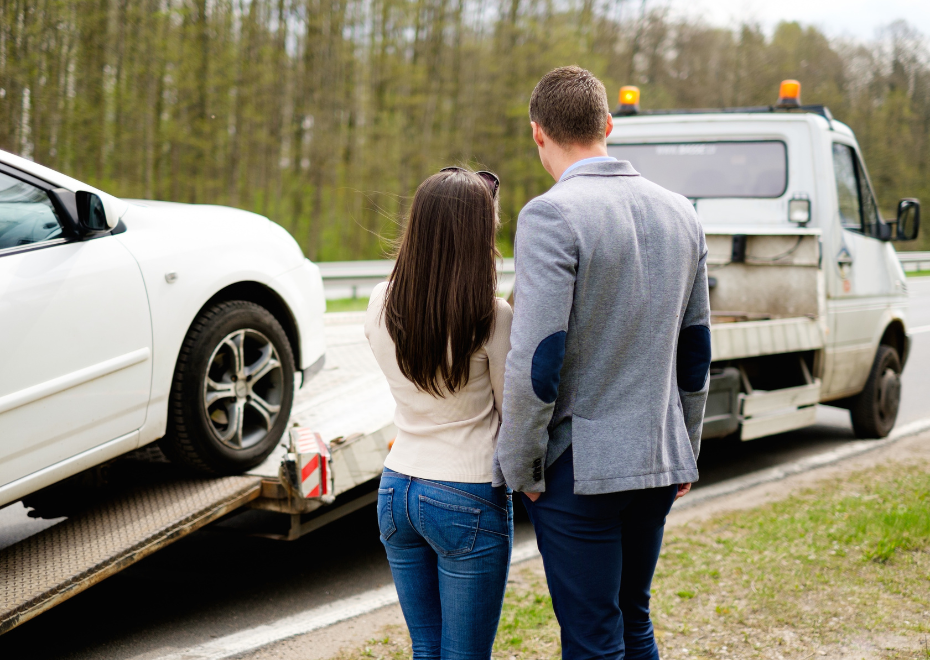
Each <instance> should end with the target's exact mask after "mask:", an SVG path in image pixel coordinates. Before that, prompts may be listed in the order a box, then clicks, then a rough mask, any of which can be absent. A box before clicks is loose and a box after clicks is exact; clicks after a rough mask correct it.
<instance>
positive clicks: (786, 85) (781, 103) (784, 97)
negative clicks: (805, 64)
mask: <svg viewBox="0 0 930 660" xmlns="http://www.w3.org/2000/svg"><path fill="white" fill-rule="evenodd" d="M775 105H776V107H779V108H800V107H801V83H799V82H798V81H797V80H782V81H781V86H780V87H779V88H778V103H776V104H775Z"/></svg>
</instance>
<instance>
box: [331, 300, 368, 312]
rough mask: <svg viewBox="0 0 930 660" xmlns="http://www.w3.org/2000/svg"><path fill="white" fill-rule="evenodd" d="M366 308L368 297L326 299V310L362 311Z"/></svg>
mask: <svg viewBox="0 0 930 660" xmlns="http://www.w3.org/2000/svg"><path fill="white" fill-rule="evenodd" d="M366 309H368V298H339V299H338V300H327V301H326V311H327V312H364V311H365V310H366Z"/></svg>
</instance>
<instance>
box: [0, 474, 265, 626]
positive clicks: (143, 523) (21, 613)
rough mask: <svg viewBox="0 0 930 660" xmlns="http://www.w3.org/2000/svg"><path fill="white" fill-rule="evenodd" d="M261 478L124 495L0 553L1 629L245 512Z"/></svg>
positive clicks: (169, 485) (182, 483) (143, 488)
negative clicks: (212, 524)
mask: <svg viewBox="0 0 930 660" xmlns="http://www.w3.org/2000/svg"><path fill="white" fill-rule="evenodd" d="M261 486H262V480H261V478H260V477H254V476H239V477H224V478H220V479H197V478H187V479H174V480H171V481H168V482H162V483H155V484H152V483H148V484H144V485H140V486H137V487H135V488H132V489H130V490H129V491H128V492H121V493H120V494H119V496H118V497H114V498H110V499H108V500H106V501H103V502H101V503H99V504H97V505H96V506H94V507H92V508H90V509H87V510H85V511H83V512H81V513H79V514H77V515H75V516H73V517H71V518H68V519H67V520H65V521H63V522H61V523H59V524H57V525H55V526H54V527H50V528H48V529H46V530H44V531H42V532H40V533H38V534H36V535H34V536H30V537H29V538H26V539H24V540H22V541H20V542H19V543H17V544H15V545H13V546H10V547H9V548H5V549H4V550H2V551H0V634H3V633H5V632H7V631H9V630H11V629H12V628H15V627H16V626H18V625H19V624H21V623H23V622H24V621H28V620H29V619H31V618H32V617H34V616H36V615H38V614H41V613H42V612H44V611H46V610H48V609H50V608H52V607H54V606H55V605H57V604H59V603H61V602H63V601H65V600H67V599H68V598H70V597H71V596H74V595H76V594H78V593H80V592H82V591H84V590H85V589H87V588H88V587H91V586H93V585H94V584H96V583H98V582H100V581H102V580H103V579H105V578H107V577H109V576H111V575H113V574H114V573H117V572H119V571H121V570H122V569H124V568H126V567H127V566H129V565H131V564H134V563H135V562H137V561H139V560H140V559H142V558H143V557H146V556H148V555H150V554H152V553H153V552H155V551H156V550H159V549H161V548H163V547H165V546H166V545H168V544H170V543H172V542H174V541H177V540H178V539H179V538H181V537H183V536H185V535H187V534H190V533H191V532H193V531H194V530H196V529H199V528H200V527H203V526H204V525H206V524H208V523H210V522H212V521H214V520H216V519H218V518H220V517H221V516H223V515H225V514H226V513H229V512H230V511H233V510H235V509H238V508H239V507H241V506H243V505H244V504H246V503H247V502H249V501H251V500H253V499H255V498H257V497H258V496H259V495H260V493H261Z"/></svg>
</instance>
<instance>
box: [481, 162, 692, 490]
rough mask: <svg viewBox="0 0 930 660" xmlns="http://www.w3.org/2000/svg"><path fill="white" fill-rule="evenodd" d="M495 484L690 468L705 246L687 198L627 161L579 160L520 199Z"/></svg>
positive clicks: (583, 482)
mask: <svg viewBox="0 0 930 660" xmlns="http://www.w3.org/2000/svg"><path fill="white" fill-rule="evenodd" d="M514 251H515V255H514V256H515V260H516V271H517V274H516V285H515V286H516V288H515V301H514V302H515V304H514V320H513V330H512V333H511V346H512V348H511V350H510V353H509V354H508V356H507V367H506V374H505V381H504V411H503V422H502V426H501V430H500V436H499V438H498V443H497V452H496V454H495V478H494V483H495V485H500V484H502V483H504V481H505V480H506V483H507V484H508V485H509V486H510V487H511V488H513V489H514V490H518V491H523V492H542V491H544V490H545V479H544V468H545V467H548V466H549V465H551V464H552V463H553V461H555V459H556V458H557V457H558V456H559V455H560V454H561V453H562V452H563V451H565V449H566V448H567V447H568V446H569V445H571V447H572V452H573V461H574V469H575V492H576V493H578V494H597V493H610V492H615V491H623V490H634V489H640V488H653V487H659V486H667V485H670V484H675V483H687V482H692V481H696V480H697V478H698V470H697V455H698V451H699V449H700V438H701V425H702V422H703V416H704V403H705V401H706V399H707V387H708V380H709V379H708V371H709V366H710V304H709V298H708V292H707V268H706V263H705V261H706V256H707V247H706V244H705V241H704V232H703V230H702V229H701V225H700V223H699V222H698V218H697V214H696V213H695V211H694V207H693V206H692V205H691V203H690V202H689V201H688V200H687V199H685V198H684V197H682V196H681V195H677V194H675V193H672V192H669V191H668V190H665V189H664V188H662V187H660V186H658V185H656V184H654V183H652V182H650V181H648V180H646V179H644V178H643V177H641V176H640V175H639V173H638V172H636V170H634V169H633V167H632V166H631V165H630V163H629V162H627V161H615V162H599V163H592V164H587V165H582V166H579V167H578V168H576V169H574V170H572V171H571V172H570V173H569V174H568V176H566V177H565V178H564V179H563V180H562V181H560V182H559V183H557V184H556V185H555V186H553V187H552V188H551V189H550V190H549V191H548V192H547V193H545V194H544V195H541V196H539V197H537V198H535V199H534V200H532V201H531V202H530V203H529V204H527V205H526V206H525V207H524V208H523V210H522V211H521V212H520V218H519V223H518V224H517V235H516V240H515V245H514Z"/></svg>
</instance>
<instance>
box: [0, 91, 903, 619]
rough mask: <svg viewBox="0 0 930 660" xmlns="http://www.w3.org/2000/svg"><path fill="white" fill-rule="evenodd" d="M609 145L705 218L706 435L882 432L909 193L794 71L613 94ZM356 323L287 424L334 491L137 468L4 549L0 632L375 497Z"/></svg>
mask: <svg viewBox="0 0 930 660" xmlns="http://www.w3.org/2000/svg"><path fill="white" fill-rule="evenodd" d="M608 152H609V153H610V154H611V155H613V156H616V157H617V158H622V159H625V160H629V161H631V163H632V164H633V166H634V167H635V168H636V169H638V170H639V171H640V172H641V173H642V174H643V175H644V176H646V177H647V178H650V179H652V180H654V181H656V182H657V183H659V184H660V185H663V186H665V187H667V188H669V189H671V190H673V191H676V192H679V193H681V194H683V195H685V196H686V197H689V198H690V199H691V200H692V202H693V203H694V206H695V208H696V209H697V212H698V215H699V216H700V218H701V220H702V223H703V226H704V229H705V233H706V236H707V245H708V251H709V254H708V260H707V263H708V270H709V284H710V287H711V311H712V327H711V340H712V353H713V363H712V365H711V377H710V395H709V397H708V402H707V412H706V415H705V423H704V430H703V437H704V438H705V439H710V438H721V437H724V436H732V437H738V438H739V439H741V440H752V439H754V438H760V437H764V436H769V435H774V434H777V433H781V432H784V431H788V430H791V429H797V428H801V427H804V426H807V425H810V424H812V423H813V422H814V419H815V414H816V413H815V411H816V404H817V403H828V404H830V405H836V406H842V407H846V408H848V409H849V410H850V411H851V415H852V422H853V427H854V429H855V431H856V433H857V434H858V435H860V436H863V437H882V436H885V435H887V434H888V432H889V431H890V430H891V428H892V426H893V425H894V421H895V417H896V415H897V407H898V401H899V399H900V373H901V369H902V367H903V366H904V364H905V362H906V360H907V354H908V348H909V346H910V338H909V336H908V333H907V325H906V307H907V287H906V280H905V278H904V272H903V271H902V269H901V266H900V263H899V262H898V260H897V258H896V256H895V252H894V249H893V248H892V246H891V244H890V242H891V241H896V240H900V241H904V240H913V239H914V238H916V236H917V232H918V227H919V221H920V204H919V202H918V201H917V200H914V199H905V200H902V201H901V202H900V203H899V205H898V213H897V217H896V218H895V219H894V220H892V221H886V220H882V219H881V218H880V217H879V215H878V206H877V204H876V202H875V196H874V194H873V192H872V186H871V183H870V182H869V178H868V174H867V171H866V169H865V166H864V164H863V159H862V156H861V153H860V150H859V146H858V144H857V143H856V139H855V136H854V135H853V132H852V131H851V130H850V129H849V128H848V127H847V126H845V125H844V124H842V123H840V122H838V121H837V120H836V119H834V118H833V117H832V115H831V114H830V112H829V110H828V109H827V108H825V107H823V106H804V105H801V103H800V85H799V84H797V83H796V81H786V83H783V84H782V86H781V93H780V97H779V101H778V103H777V104H775V105H774V106H764V107H758V108H726V109H720V110H678V111H651V112H650V111H640V110H639V90H637V89H635V88H630V87H627V88H624V89H623V90H621V94H620V106H619V108H618V109H617V111H616V113H615V117H614V130H613V132H612V133H611V135H610V136H609V138H608ZM510 283H512V278H505V279H504V282H503V286H504V288H506V287H507V286H508V285H509V284H510ZM499 293H503V294H505V295H506V293H507V291H501V292H499ZM363 319H364V313H352V312H349V313H341V314H329V315H327V318H326V321H325V335H326V344H327V359H326V366H325V368H324V369H323V370H322V372H321V373H319V374H318V375H317V376H316V378H315V379H314V380H312V381H311V382H310V383H309V384H308V385H307V386H305V387H304V388H303V389H302V390H300V392H299V393H298V394H297V396H296V398H295V402H294V406H293V409H292V414H291V420H290V421H291V423H292V424H295V425H298V426H299V427H301V428H306V429H313V430H314V431H315V432H316V433H318V434H319V435H320V437H321V438H322V439H323V440H324V441H325V442H326V444H327V445H328V447H329V451H330V453H331V456H332V463H331V469H332V474H333V493H332V494H333V495H334V497H310V498H307V497H295V496H294V491H293V488H291V487H289V486H288V483H287V481H286V479H287V478H286V476H285V475H283V473H282V469H281V466H282V461H283V459H284V458H285V455H286V453H287V452H288V448H287V447H283V446H282V447H279V448H277V449H276V450H275V451H274V452H273V453H272V454H271V455H270V456H269V457H268V459H267V460H265V462H264V463H262V464H261V465H259V466H258V467H257V468H255V469H252V470H250V471H249V472H247V473H246V474H244V475H240V476H232V477H223V478H218V479H207V478H194V477H178V476H176V475H174V474H173V473H170V476H168V477H166V478H160V477H159V476H158V473H159V471H158V470H156V469H152V470H148V471H147V473H151V474H154V475H155V476H150V477H146V478H141V479H139V480H138V482H137V483H133V484H132V485H131V486H129V487H127V488H124V489H121V490H119V491H118V493H116V494H114V496H113V497H109V498H104V499H103V500H101V501H100V502H98V503H96V504H95V505H93V506H90V507H88V508H86V509H85V510H82V511H80V512H79V513H77V514H75V515H73V516H71V517H69V518H68V519H67V520H64V521H63V522H60V523H58V524H56V525H54V526H52V527H50V528H48V529H47V530H45V531H43V532H40V533H38V534H35V535H33V536H30V537H28V538H26V539H24V540H22V541H20V542H19V543H17V544H15V545H13V546H10V547H9V548H6V549H4V550H0V634H2V633H3V632H6V631H8V630H10V629H12V628H14V627H16V626H17V625H19V624H21V623H23V622H25V621H27V620H29V619H30V618H32V617H34V616H37V615H38V614H40V613H42V612H44V611H46V610H48V609H50V608H51V607H54V606H55V605H56V604H58V603H60V602H62V601H64V600H66V599H67V598H70V597H71V596H73V595H75V594H77V593H79V592H81V591H83V590H84V589H87V588H89V587H90V586H92V585H93V584H95V583H97V582H99V581H101V580H103V579H105V578H106V577H108V576H110V575H113V574H114V573H116V572H118V571H120V570H122V569H123V568H125V567H127V566H129V565H131V564H132V563H134V562H136V561H139V560H140V559H142V558H144V557H146V556H148V555H150V554H152V553H153V552H156V551H157V550H159V549H160V548H162V547H165V546H166V545H168V544H170V543H171V542H173V541H175V540H177V539H179V538H181V537H183V536H184V535H186V534H189V533H191V532H193V531H194V530H196V529H199V528H201V527H203V526H204V525H207V524H208V523H210V522H213V521H216V520H218V519H220V518H222V517H223V516H226V515H229V514H231V513H233V512H236V511H239V510H242V509H243V508H252V509H261V510H265V511H272V512H277V513H280V514H282V515H283V516H286V518H284V520H286V521H287V524H286V525H285V526H284V529H283V530H281V531H278V532H272V533H266V534H265V535H267V536H271V537H273V538H278V539H284V540H293V539H297V538H299V537H301V536H302V535H304V534H306V533H308V532H311V531H313V530H316V529H319V528H320V527H322V526H324V525H326V524H327V523H329V522H331V521H333V520H336V519H338V518H339V517H341V516H343V515H346V514H348V513H351V512H352V511H355V510H358V509H359V508H361V507H363V506H365V505H367V504H370V503H372V502H374V501H375V500H376V499H377V483H378V477H379V475H380V473H381V469H382V465H383V461H384V458H385V456H386V455H387V452H388V451H389V447H390V443H391V441H392V439H393V438H394V437H395V435H396V428H395V426H394V424H393V417H394V400H393V398H392V396H391V393H390V390H389V388H388V385H387V382H386V380H385V379H384V376H383V375H382V374H381V371H380V369H379V368H378V366H377V364H376V362H375V360H374V357H373V355H372V354H371V351H370V350H369V348H368V343H367V340H366V339H365V336H364V332H363ZM140 452H142V453H144V452H145V448H143V450H140ZM156 460H157V457H156Z"/></svg>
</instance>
